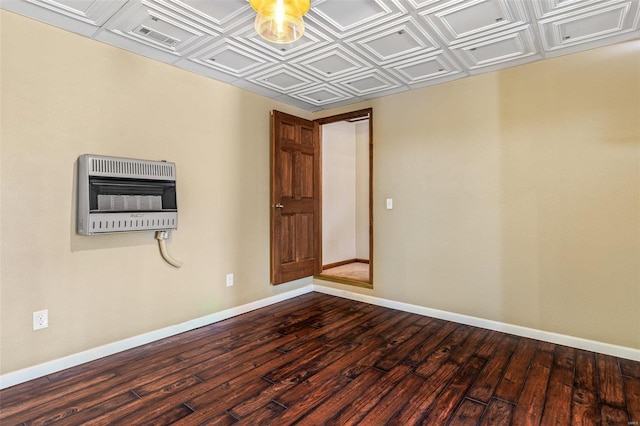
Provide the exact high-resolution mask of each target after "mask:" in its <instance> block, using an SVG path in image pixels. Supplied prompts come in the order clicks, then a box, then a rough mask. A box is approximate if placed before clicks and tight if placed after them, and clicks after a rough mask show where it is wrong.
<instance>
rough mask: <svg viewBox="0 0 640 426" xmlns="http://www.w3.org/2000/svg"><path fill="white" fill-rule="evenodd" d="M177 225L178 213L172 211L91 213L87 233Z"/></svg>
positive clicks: (151, 228)
mask: <svg viewBox="0 0 640 426" xmlns="http://www.w3.org/2000/svg"><path fill="white" fill-rule="evenodd" d="M177 227H178V215H177V213H173V212H172V213H153V214H135V213H134V214H131V213H104V214H101V213H98V214H95V213H93V214H91V216H90V219H89V230H88V234H102V233H109V232H129V231H148V230H162V229H176V228H177Z"/></svg>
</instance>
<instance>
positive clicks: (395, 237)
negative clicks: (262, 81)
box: [316, 41, 640, 348]
mask: <svg viewBox="0 0 640 426" xmlns="http://www.w3.org/2000/svg"><path fill="white" fill-rule="evenodd" d="M372 106H373V110H374V202H375V209H374V215H375V216H374V226H375V232H374V236H375V239H374V241H375V252H374V260H375V263H374V265H375V266H374V268H375V269H374V277H375V278H374V290H373V291H366V290H356V289H355V288H351V290H353V291H362V292H367V293H369V294H374V295H376V296H379V297H383V298H387V299H392V300H398V301H402V302H408V303H413V304H417V305H422V306H426V307H431V308H436V309H442V310H446V311H451V312H456V313H461V314H466V315H472V316H477V317H481V318H486V319H491V320H497V321H502V322H506V323H511V324H516V325H521V326H527V327H532V328H536V329H541V330H545V331H551V332H557V333H561V334H566V335H570V336H576V337H582V338H586V339H592V340H596V341H601V342H606V343H611V344H617V345H623V346H627V347H632V348H640V309H638V306H640V41H634V42H628V43H623V44H619V45H615V46H610V47H605V48H600V49H596V50H591V51H586V52H582V53H578V54H574V55H569V56H564V57H560V58H556V59H552V60H548V61H544V62H537V63H533V64H529V65H524V66H519V67H515V68H510V69H507V70H503V71H500V72H494V73H490V74H484V75H479V76H475V77H470V78H466V79H463V80H459V81H456V82H451V83H447V84H442V85H437V86H432V87H428V88H424V89H422V90H416V91H412V92H407V93H403V94H399V95H395V96H389V97H385V98H381V99H376V100H374V101H372ZM335 112H336V111H330V112H328V113H322V114H316V116H322V115H331V114H334V113H335ZM386 197H393V198H394V209H393V210H385V209H384V198H386Z"/></svg>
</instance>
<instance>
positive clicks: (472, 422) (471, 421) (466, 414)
mask: <svg viewBox="0 0 640 426" xmlns="http://www.w3.org/2000/svg"><path fill="white" fill-rule="evenodd" d="M486 408H487V406H486V405H484V404H482V403H480V402H476V401H472V400H470V399H465V400H464V401H462V404H460V406H459V407H458V409H457V410H456V412H455V414H454V415H453V417H452V418H451V424H452V425H456V426H476V425H477V424H479V423H480V417H482V413H484V410H485V409H486Z"/></svg>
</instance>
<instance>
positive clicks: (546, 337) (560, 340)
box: [313, 284, 640, 361]
mask: <svg viewBox="0 0 640 426" xmlns="http://www.w3.org/2000/svg"><path fill="white" fill-rule="evenodd" d="M313 291H317V292H319V293H325V294H329V295H332V296H338V297H344V298H346V299H351V300H357V301H359V302H365V303H370V304H372V305H377V306H383V307H385V308H391V309H397V310H400V311H405V312H411V313H414V314H418V315H424V316H427V317H433V318H439V319H443V320H446V321H452V322H457V323H460V324H466V325H471V326H474V327H480V328H486V329H488V330H493V331H500V332H503V333H508V334H513V335H516V336H520V337H528V338H531V339H536V340H542V341H544V342H549V343H555V344H558V345H564V346H571V347H573V348H577V349H584V350H586V351H591V352H597V353H601V354H606V355H612V356H615V357H618V358H625V359H630V360H633V361H640V349H634V348H628V347H625V346H617V345H612V344H609V343H602V342H597V341H595V340H587V339H582V338H580V337H574V336H567V335H564V334H558V333H552V332H549V331H542V330H536V329H534V328H528V327H522V326H519V325H513V324H507V323H503V322H498V321H492V320H488V319H483V318H477V317H472V316H468V315H462V314H456V313H453V312H447V311H440V310H438V309H432V308H425V307H424V306H418V305H412V304H410V303H404V302H396V301H393V300H387V299H381V298H379V297H374V296H368V295H366V294H359V293H352V292H350V291H345V290H340V289H336V288H332V287H326V286H322V285H318V284H313Z"/></svg>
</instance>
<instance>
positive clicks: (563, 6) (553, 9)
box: [532, 0, 602, 18]
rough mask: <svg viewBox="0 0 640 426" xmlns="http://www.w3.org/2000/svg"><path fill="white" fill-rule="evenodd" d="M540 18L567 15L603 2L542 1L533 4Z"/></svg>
mask: <svg viewBox="0 0 640 426" xmlns="http://www.w3.org/2000/svg"><path fill="white" fill-rule="evenodd" d="M532 3H533V7H534V9H535V11H536V16H537V17H538V18H546V17H549V16H553V15H557V14H558V13H566V12H570V11H572V10H575V9H577V8H581V7H585V6H589V5H593V4H595V3H602V0H540V1H535V2H532Z"/></svg>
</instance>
